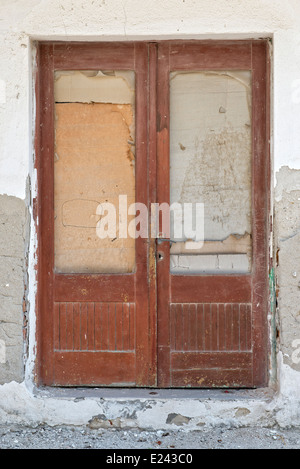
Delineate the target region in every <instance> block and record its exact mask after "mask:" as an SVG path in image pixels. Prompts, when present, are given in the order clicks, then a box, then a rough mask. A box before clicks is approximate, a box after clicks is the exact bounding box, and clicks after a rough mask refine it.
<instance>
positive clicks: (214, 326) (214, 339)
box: [211, 303, 219, 350]
mask: <svg viewBox="0 0 300 469" xmlns="http://www.w3.org/2000/svg"><path fill="white" fill-rule="evenodd" d="M218 335H219V323H218V304H216V303H214V304H212V305H211V348H212V350H219V337H218Z"/></svg>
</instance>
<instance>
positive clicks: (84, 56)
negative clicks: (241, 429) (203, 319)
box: [36, 43, 153, 386]
mask: <svg viewBox="0 0 300 469" xmlns="http://www.w3.org/2000/svg"><path fill="white" fill-rule="evenodd" d="M147 53H148V52H147V45H145V44H141V43H140V44H134V43H126V44H119V43H112V44H85V45H82V44H69V45H67V44H60V43H57V44H41V45H40V48H39V54H38V61H39V63H38V66H39V74H38V77H37V107H38V109H39V110H40V114H39V117H38V122H37V141H36V149H37V154H38V155H39V157H38V159H37V165H38V168H37V169H38V177H39V189H38V190H39V203H38V232H39V265H38V268H39V282H38V289H39V296H38V301H39V303H38V307H39V318H38V357H39V363H38V364H39V369H38V377H39V382H40V383H42V384H46V385H63V386H68V385H70V386H72V385H79V386H80V385H89V386H108V385H110V386H114V385H115V386H139V385H152V384H153V377H152V365H151V359H152V358H151V357H150V356H149V355H150V345H151V338H149V327H150V326H149V317H148V316H149V315H148V246H147V238H145V237H138V238H136V239H135V238H134V237H131V238H129V237H126V236H123V237H122V236H121V235H120V233H119V231H117V232H115V234H114V235H111V234H112V233H111V232H110V233H109V236H107V237H104V236H103V230H104V231H105V229H106V228H107V227H105V226H102V228H101V226H99V221H100V218H101V215H108V213H109V210H107V209H111V208H112V207H113V208H115V213H114V212H112V213H113V215H115V216H116V222H117V227H118V229H119V225H118V221H120V223H121V222H122V223H123V229H124V226H125V229H126V228H127V221H126V217H127V214H126V210H127V206H128V205H130V204H131V203H134V202H139V203H142V204H144V205H145V206H147V204H148V193H147V125H146V122H147V80H148V62H147V60H148V56H147ZM145 181H146V183H145ZM120 200H121V201H123V203H125V207H123V209H125V211H124V210H123V209H122V207H121V208H120V204H119V202H120ZM124 200H125V202H124ZM107 204H109V205H107ZM110 215H111V212H110ZM121 217H123V220H121ZM124 217H125V219H124ZM102 218H103V217H102ZM128 222H129V220H128ZM104 225H105V224H104ZM109 229H111V225H110V228H109ZM120 229H121V228H120ZM101 230H102V234H101Z"/></svg>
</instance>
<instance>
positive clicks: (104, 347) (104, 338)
mask: <svg viewBox="0 0 300 469" xmlns="http://www.w3.org/2000/svg"><path fill="white" fill-rule="evenodd" d="M101 310H102V350H108V303H103V304H102V308H101Z"/></svg>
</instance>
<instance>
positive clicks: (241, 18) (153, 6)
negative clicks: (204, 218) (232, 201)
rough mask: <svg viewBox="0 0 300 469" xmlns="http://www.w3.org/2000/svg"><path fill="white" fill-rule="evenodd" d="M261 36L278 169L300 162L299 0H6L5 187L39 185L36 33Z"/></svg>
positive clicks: (0, 66)
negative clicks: (268, 42)
mask: <svg viewBox="0 0 300 469" xmlns="http://www.w3.org/2000/svg"><path fill="white" fill-rule="evenodd" d="M259 37H272V40H273V64H272V66H273V77H272V79H273V89H272V106H273V113H272V124H273V136H272V156H273V169H274V175H275V176H276V173H277V172H278V171H279V169H280V168H281V167H282V166H288V167H289V168H291V169H300V1H299V0H285V1H283V0H231V1H228V0H164V1H162V0H144V1H141V0H0V195H1V194H8V195H11V196H16V197H18V198H21V199H25V197H26V181H27V177H28V175H30V176H31V180H32V187H33V190H34V185H35V175H34V173H33V170H32V168H33V164H32V163H33V129H34V100H33V95H32V80H33V73H32V63H33V52H34V49H33V47H32V41H34V40H38V39H50V40H55V39H56V40H57V39H59V40H70V41H71V40H86V41H92V40H93V41H95V40H97V41H98V40H99V41H102V40H131V39H169V38H177V39H190V38H193V39H208V38H209V39H223V38H224V39H243V38H259ZM274 183H275V184H276V178H274ZM295 184H296V186H297V184H298V182H297V181H296V183H295ZM297 187H298V186H297ZM35 244H36V238H35V233H34V232H33V231H32V232H31V237H30V253H29V274H30V291H29V300H30V303H31V313H30V321H31V327H30V334H31V336H30V342H31V348H30V357H29V361H28V370H29V372H28V373H29V375H30V372H31V370H32V366H33V360H34V325H35V323H34V318H35V316H34V315H35V311H34V293H35V271H34V262H35V260H34V250H35ZM289 373H290V371H289V369H288V368H287V367H286V365H285V366H283V367H282V368H281V369H280V379H281V380H282V381H281V393H283V395H284V396H286V395H289V394H290V392H291V391H290V390H289V389H288V388H289V386H288V384H287V385H285V383H290V380H289V379H288V376H289ZM292 375H293V380H292V381H293V383H294V384H295V382H296V381H297V380H298V383H300V378H299V376H300V373H299V372H296V371H294V370H293V371H292ZM27 377H28V375H27ZM285 377H286V378H285ZM285 379H286V381H284V380H285ZM295 389H296V388H295ZM3 391H4V390H3ZM293 402H294V401H293Z"/></svg>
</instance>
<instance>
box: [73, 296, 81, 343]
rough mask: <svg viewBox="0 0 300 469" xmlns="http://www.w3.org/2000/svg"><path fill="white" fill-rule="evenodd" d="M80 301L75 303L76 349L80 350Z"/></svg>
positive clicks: (74, 329)
mask: <svg viewBox="0 0 300 469" xmlns="http://www.w3.org/2000/svg"><path fill="white" fill-rule="evenodd" d="M80 328H81V318H80V303H73V331H74V337H73V341H74V350H80Z"/></svg>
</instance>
